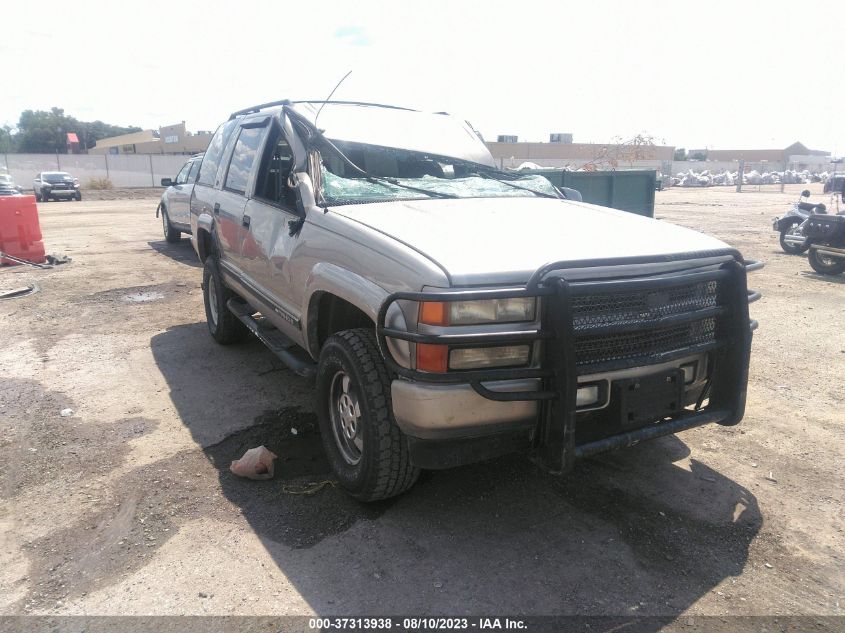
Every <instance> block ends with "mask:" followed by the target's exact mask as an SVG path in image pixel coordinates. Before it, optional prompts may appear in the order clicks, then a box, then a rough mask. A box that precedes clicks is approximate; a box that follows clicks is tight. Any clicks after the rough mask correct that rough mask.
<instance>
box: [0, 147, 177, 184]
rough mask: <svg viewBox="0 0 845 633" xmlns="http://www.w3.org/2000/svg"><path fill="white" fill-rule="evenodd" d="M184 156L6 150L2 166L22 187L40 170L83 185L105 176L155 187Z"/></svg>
mask: <svg viewBox="0 0 845 633" xmlns="http://www.w3.org/2000/svg"><path fill="white" fill-rule="evenodd" d="M186 160H188V157H187V156H168V155H156V154H135V155H132V154H118V155H109V154H99V155H98V154H58V155H57V154H5V155H2V156H0V167H2V166H5V167H6V169H7V170H8V172H9V174H10V175H11V176H12V178H13V179H14V181H15V183H17V184H18V185H20V186H21V187H23V188H24V189H31V188H32V181H33V179H34V178H35V176H36V175H37V174H38V172H41V171H66V172H68V173H70V174H71V175H72V176H74V177H76V178H79V183H80V184H81V185H82V188H83V189H85V187H86V185H87V184H88V181H90V180H91V178H108V179H109V180H111V182H112V185H113V186H115V187H158V186H160V184H161V179H162V178H175V177H176V174H177V173H179V170H180V169H181V168H182V165H184V164H185V161H186Z"/></svg>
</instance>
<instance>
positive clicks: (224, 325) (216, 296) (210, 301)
mask: <svg viewBox="0 0 845 633" xmlns="http://www.w3.org/2000/svg"><path fill="white" fill-rule="evenodd" d="M202 289H203V293H202V296H203V303H204V304H205V319H206V322H207V323H208V331H209V332H210V333H211V336H212V337H214V340H215V341H217V342H218V343H220V344H221V345H231V344H232V343H240V342H241V341H243V340H244V339H245V338H246V337H247V336H248V335H249V330H248V329H247V327H246V326H245V325H244V324H243V323H241V322H240V320H239V319H238V317H236V316H235V315H234V314H232V312H231V311H230V310H229V307H228V306H227V305H226V304H227V303H228V302H229V299H231V298H232V297H234V296H235V293H233V292H232V291H231V290H229V289H228V288H227V287H226V286H224V285H223V279H222V277H221V275H220V268H219V267H218V265H217V260H216V258H215V257H214V256H213V255H211V256H209V257H207V258H206V260H205V265H204V267H203V270H202Z"/></svg>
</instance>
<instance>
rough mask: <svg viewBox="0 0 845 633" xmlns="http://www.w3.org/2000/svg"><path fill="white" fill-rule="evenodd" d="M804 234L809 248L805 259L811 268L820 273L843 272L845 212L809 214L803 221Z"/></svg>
mask: <svg viewBox="0 0 845 633" xmlns="http://www.w3.org/2000/svg"><path fill="white" fill-rule="evenodd" d="M804 235H805V236H806V237H807V241H808V243H809V248H810V253H809V255H807V259H808V260H810V266H812V267H813V270H815V271H816V272H817V273H821V274H822V275H839V274H841V273H843V272H845V212H842V213H837V214H836V215H828V214H821V215H815V214H814V215H811V216H810V218H809V219H808V220H807V221H806V222H805V223H804Z"/></svg>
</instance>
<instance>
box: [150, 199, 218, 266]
mask: <svg viewBox="0 0 845 633" xmlns="http://www.w3.org/2000/svg"><path fill="white" fill-rule="evenodd" d="M162 206H164V205H162ZM197 250H198V251H199V256H200V261H201V262H203V263H205V260H206V259H208V256H209V255H211V253H212V252H213V251H214V241H213V240H212V238H211V233H209V232H208V231H206V230H204V229H200V230H199V231H197Z"/></svg>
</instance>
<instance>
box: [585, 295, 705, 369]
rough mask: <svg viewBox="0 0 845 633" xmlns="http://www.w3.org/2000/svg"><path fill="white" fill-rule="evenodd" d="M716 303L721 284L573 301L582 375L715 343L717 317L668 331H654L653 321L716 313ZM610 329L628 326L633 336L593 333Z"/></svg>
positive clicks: (670, 327) (675, 327)
mask: <svg viewBox="0 0 845 633" xmlns="http://www.w3.org/2000/svg"><path fill="white" fill-rule="evenodd" d="M718 299H719V282H717V281H702V282H696V283H692V284H689V285H686V286H674V287H670V288H666V289H663V290H649V291H633V292H619V293H600V294H594V295H588V296H575V297H572V319H573V328H574V330H575V343H574V346H575V359H576V364H577V365H578V367H579V371H581V372H583V371H585V370H588V369H590V368H592V367H594V366H596V365H599V364H602V365H606V364H611V365H613V364H614V363H619V364H620V365H625V364H629V362H630V360H631V359H636V358H642V359H643V364H648V362H649V359H650V358H654V357H656V356H658V355H662V354H666V353H670V352H674V351H679V350H684V349H686V348H689V347H692V346H698V345H703V344H707V343H712V342H714V341H715V340H716V327H717V319H716V318H715V317H713V316H709V317H707V318H703V319H698V320H695V321H691V322H687V323H682V324H679V325H672V326H666V327H655V325H654V320H655V319H659V318H662V317H670V316H676V315H682V314H686V313H690V312H696V311H699V310H705V309H707V308H714V307H716V306H717V305H719V301H718ZM637 324H639V325H640V326H641V327H640V328H638V329H634V330H630V326H631V325H637ZM612 325H625V326H629V328H628V329H629V331H625V332H618V333H611V334H599V333H593V334H591V330H595V329H597V328H601V327H607V326H612Z"/></svg>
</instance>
